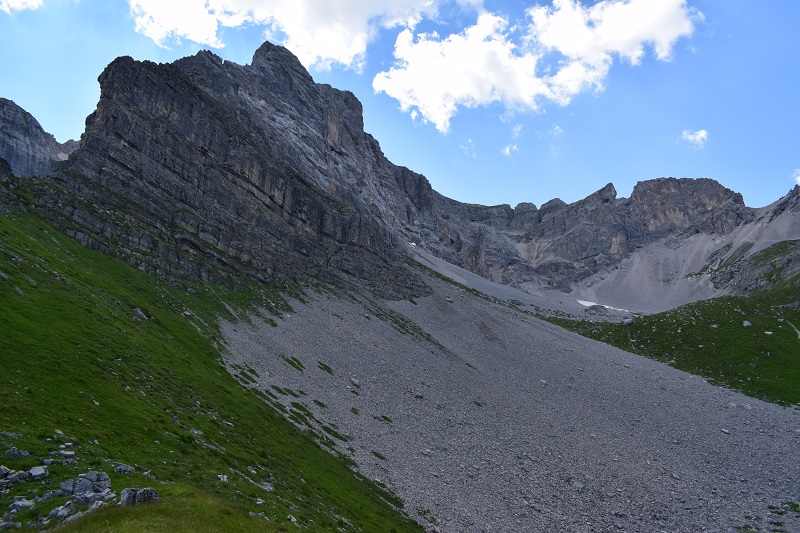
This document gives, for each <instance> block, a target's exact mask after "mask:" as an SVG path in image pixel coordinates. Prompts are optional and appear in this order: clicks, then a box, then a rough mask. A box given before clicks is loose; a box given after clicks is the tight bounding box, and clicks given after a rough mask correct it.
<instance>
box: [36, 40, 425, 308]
mask: <svg viewBox="0 0 800 533" xmlns="http://www.w3.org/2000/svg"><path fill="white" fill-rule="evenodd" d="M274 55H278V56H279V57H277V58H275V57H273V56H274ZM99 81H100V86H101V97H100V101H99V103H98V106H97V109H96V111H95V112H94V113H92V115H90V116H89V117H88V118H87V121H86V132H85V134H84V135H83V137H82V142H81V148H80V149H79V150H78V151H77V152H75V154H73V156H72V157H71V158H70V160H69V161H68V162H66V163H64V164H63V165H61V166H59V168H58V170H57V171H56V172H55V173H54V174H53V178H54V181H53V183H52V184H51V187H50V189H49V190H47V191H46V192H45V193H44V194H43V200H44V201H45V202H46V203H48V204H49V205H51V206H52V207H54V208H55V209H56V210H58V211H59V212H61V213H62V214H63V215H65V216H66V218H67V219H68V220H69V221H70V222H74V223H77V227H73V225H71V224H69V223H64V224H63V225H64V226H65V227H66V228H67V229H68V230H69V231H71V232H72V233H73V234H74V235H75V236H76V237H77V238H78V239H80V240H82V241H83V242H85V243H86V244H89V245H91V246H95V247H98V248H101V249H108V250H114V251H115V253H121V254H123V255H124V256H126V257H127V258H128V259H129V260H130V261H132V262H134V263H135V264H137V265H138V266H140V267H141V268H143V269H145V270H151V271H155V272H158V273H160V274H162V275H165V276H192V277H200V278H205V279H216V278H218V277H219V276H220V275H221V272H225V271H228V272H229V271H235V272H241V273H246V274H252V275H254V276H260V277H268V276H277V277H280V278H290V279H308V278H310V277H317V278H322V279H327V280H332V281H349V282H353V283H358V284H362V285H367V286H369V287H370V288H372V289H373V290H375V291H376V292H378V293H380V294H385V295H399V294H420V293H424V292H425V290H426V287H424V285H423V284H422V283H421V282H420V281H419V280H418V278H417V277H416V276H415V275H414V274H413V273H411V272H410V271H409V270H408V269H407V268H406V267H405V259H404V255H403V251H402V247H400V246H398V242H397V239H396V236H395V235H394V234H393V233H392V232H391V231H390V228H389V227H387V226H386V225H385V224H381V223H380V220H379V219H378V217H376V216H375V214H374V213H372V212H370V211H369V209H366V205H365V202H364V201H363V199H362V198H359V197H358V193H359V187H358V184H359V181H364V178H363V177H356V178H352V174H353V173H352V172H351V171H349V170H351V169H338V168H337V165H341V166H345V165H347V166H353V165H355V164H356V162H355V161H350V160H349V159H348V156H347V153H348V152H350V151H356V150H362V151H371V150H373V149H374V144H375V143H374V141H371V139H370V138H368V137H367V136H365V135H364V133H363V128H361V127H360V117H361V114H360V106H357V105H356V104H357V102H356V101H355V98H354V97H352V95H348V94H346V93H341V92H339V91H335V90H333V89H331V88H329V87H325V86H317V85H316V84H314V83H313V81H312V80H311V79H310V77H309V76H308V74H307V73H306V72H305V71H304V70H303V69H302V67H301V66H300V65H299V63H298V62H297V60H296V59H295V58H294V57H293V56H291V54H289V53H288V52H286V51H285V50H284V49H280V48H277V47H273V46H272V45H265V46H264V47H262V48H261V49H259V51H258V52H256V55H255V56H254V58H253V64H252V65H250V66H240V65H236V64H233V63H223V62H222V61H221V60H220V59H219V58H218V57H216V56H214V55H212V54H210V53H208V52H201V53H199V54H198V55H197V56H194V57H192V58H187V59H184V60H181V61H178V62H176V63H174V64H166V65H157V64H154V63H150V62H138V61H134V60H133V59H131V58H129V57H123V58H119V59H117V60H115V61H114V62H112V63H111V64H110V65H109V66H108V67H107V68H106V70H105V71H104V72H103V74H102V75H101V76H100V78H99ZM295 109H302V110H304V114H303V116H302V117H300V116H297V114H296V112H295ZM301 119H302V120H301ZM353 121H355V122H353ZM373 157H374V156H373ZM345 176H346V177H347V180H349V179H352V180H353V183H352V184H351V183H350V182H349V181H347V180H346V179H345ZM373 186H375V187H377V186H378V185H375V184H373ZM65 193H66V194H71V195H73V200H74V199H77V198H79V199H80V201H78V202H76V201H66V202H65V201H64V199H63V198H64V194H65Z"/></svg>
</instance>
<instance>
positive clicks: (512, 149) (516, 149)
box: [500, 144, 519, 157]
mask: <svg viewBox="0 0 800 533" xmlns="http://www.w3.org/2000/svg"><path fill="white" fill-rule="evenodd" d="M500 152H501V153H502V154H503V155H504V156H506V157H511V153H512V152H519V147H518V146H517V145H516V144H509V145H508V146H506V147H505V148H503V149H502V150H500Z"/></svg>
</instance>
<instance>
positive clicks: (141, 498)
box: [119, 487, 159, 507]
mask: <svg viewBox="0 0 800 533" xmlns="http://www.w3.org/2000/svg"><path fill="white" fill-rule="evenodd" d="M158 500H159V497H158V491H156V490H155V489H154V488H152V487H145V488H141V489H140V488H136V487H129V488H126V489H122V492H121V493H120V495H119V504H120V505H121V506H123V507H128V506H133V505H142V504H145V503H151V502H157V501H158Z"/></svg>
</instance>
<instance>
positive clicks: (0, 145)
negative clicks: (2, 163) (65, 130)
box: [0, 98, 78, 176]
mask: <svg viewBox="0 0 800 533" xmlns="http://www.w3.org/2000/svg"><path fill="white" fill-rule="evenodd" d="M77 147H78V143H77V142H76V141H73V140H69V141H67V142H65V143H63V144H62V143H59V142H58V141H56V139H55V137H53V136H52V135H51V134H49V133H47V132H45V131H44V129H42V126H41V125H40V124H39V121H37V120H36V119H35V118H33V116H32V115H31V114H30V113H28V112H27V111H25V110H24V109H22V108H21V107H19V106H18V105H17V104H15V103H14V102H13V101H11V100H8V99H6V98H0V157H2V158H4V159H5V160H6V161H8V164H9V165H11V168H12V170H13V171H14V173H15V174H16V175H17V176H36V175H42V174H47V173H48V172H50V171H51V170H52V169H53V168H54V167H55V165H56V164H57V163H58V162H59V161H63V160H65V159H67V157H69V154H71V153H72V152H73V151H75V149H76V148H77Z"/></svg>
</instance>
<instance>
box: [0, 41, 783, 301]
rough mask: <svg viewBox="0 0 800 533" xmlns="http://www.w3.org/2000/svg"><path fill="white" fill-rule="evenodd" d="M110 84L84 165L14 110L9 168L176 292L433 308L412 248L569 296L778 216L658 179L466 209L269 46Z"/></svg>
mask: <svg viewBox="0 0 800 533" xmlns="http://www.w3.org/2000/svg"><path fill="white" fill-rule="evenodd" d="M99 81H100V85H101V97H100V101H99V103H98V106H97V109H96V111H95V112H94V113H92V114H91V115H90V116H89V117H88V118H87V121H86V131H85V133H84V135H83V136H82V139H81V146H80V149H78V150H76V151H75V152H74V153H72V155H71V156H70V157H69V160H68V161H64V162H63V163H60V164H58V165H55V166H54V161H55V160H54V157H55V159H62V156H61V155H54V153H55V152H54V150H56V151H57V148H54V146H56V145H55V144H54V143H55V140H54V139H52V136H48V134H45V133H44V132H43V131H41V127H39V125H38V123H36V121H35V120H34V119H33V117H30V115H28V114H27V113H25V112H24V111H22V110H21V109H19V108H18V107H16V106H13V103H12V104H8V103H5V102H7V101H3V102H4V107H3V112H2V115H0V118H1V119H2V121H0V123H2V124H3V130H2V131H3V132H4V133H3V136H2V138H3V139H5V140H4V141H3V142H4V143H5V144H4V145H3V146H5V148H4V151H3V152H2V153H0V157H5V158H6V159H8V160H9V162H10V163H11V167H12V169H13V170H14V173H15V174H16V175H17V176H20V175H26V173H31V174H41V173H49V178H48V180H47V181H46V182H45V185H44V187H43V188H42V193H41V199H42V200H43V201H44V203H45V204H46V205H47V206H48V209H47V214H48V216H51V217H55V218H57V222H58V223H59V224H61V225H62V227H64V228H65V229H66V230H67V231H69V232H70V233H72V234H73V235H74V236H75V237H76V238H78V239H79V240H81V241H82V242H84V243H86V244H87V245H91V246H95V247H97V248H101V249H106V250H108V251H113V252H114V253H117V254H120V255H122V256H123V257H125V258H126V259H127V260H129V261H131V262H132V263H134V264H136V265H138V266H139V267H140V268H143V269H145V270H150V271H154V272H157V273H159V274H161V275H163V276H167V277H170V276H173V277H181V276H191V277H200V278H205V279H216V278H218V277H220V276H222V277H224V272H232V271H233V272H240V273H246V274H248V275H251V276H255V277H265V276H277V277H281V278H291V279H299V278H303V279H308V278H309V277H317V278H323V279H328V280H333V281H344V282H352V283H356V284H360V285H366V286H368V287H370V288H371V289H372V290H375V291H376V292H378V293H380V294H385V295H389V296H397V295H409V294H422V293H424V292H425V291H426V288H425V287H424V286H423V285H422V284H421V282H420V281H419V279H418V277H417V276H416V275H415V274H414V273H413V272H412V271H410V270H409V269H408V268H406V266H405V248H406V247H407V246H409V245H410V243H411V244H413V245H414V246H417V247H419V248H422V249H424V250H427V251H429V252H431V253H433V254H435V255H437V256H439V257H441V258H443V259H445V260H447V261H449V262H451V263H454V264H456V265H459V266H463V267H465V268H468V269H470V270H472V271H474V272H476V273H478V274H480V275H482V276H485V277H487V278H490V279H492V280H494V281H498V282H500V283H505V284H512V285H516V286H519V287H522V288H525V289H528V290H536V289H543V288H552V289H558V290H562V291H570V290H572V289H573V288H575V287H576V286H577V285H579V284H581V283H583V282H584V281H585V280H589V279H590V278H592V277H596V276H597V275H598V273H602V272H605V271H608V270H609V269H613V268H615V267H616V266H617V265H620V264H621V262H623V261H625V260H627V259H629V258H630V257H631V256H632V254H636V253H637V251H638V250H640V249H643V248H644V247H647V246H648V245H651V244H652V243H655V242H657V241H665V240H669V241H670V243H671V244H669V246H670V247H672V246H680V243H681V242H683V241H684V240H685V239H687V238H688V237H689V236H691V235H695V234H698V233H702V234H708V235H729V234H732V232H735V231H738V228H742V227H744V226H746V225H747V224H749V223H751V222H753V221H754V220H756V218H758V217H761V218H759V220H762V219H764V217H765V216H766V215H764V214H763V213H761V212H760V211H759V212H758V213H757V212H756V210H753V209H750V208H747V207H746V206H745V205H744V203H743V201H742V197H741V195H739V194H737V193H734V192H733V191H730V190H728V189H726V188H725V187H722V186H721V185H719V184H718V183H717V182H715V181H713V180H708V179H697V180H695V179H675V178H661V179H656V180H650V181H644V182H640V183H639V184H637V186H636V187H635V188H634V190H633V192H632V194H631V196H630V198H617V192H616V190H615V188H614V186H613V185H612V184H608V185H606V186H605V187H603V188H602V189H600V190H599V191H597V192H595V193H594V194H591V195H589V196H588V197H587V198H585V199H583V200H580V201H578V202H575V203H572V204H566V203H565V202H563V201H561V200H559V199H554V200H551V201H549V202H547V203H545V204H544V205H542V206H541V207H539V208H537V207H536V206H535V205H533V204H531V203H521V204H519V205H517V206H516V208H512V207H511V206H508V205H501V206H480V205H472V204H464V203H460V202H457V201H455V200H452V199H449V198H446V197H444V196H442V195H440V194H439V193H437V192H436V191H435V190H433V188H432V187H431V185H430V183H429V182H428V180H427V179H426V178H425V177H424V176H422V175H420V174H418V173H415V172H413V171H411V170H409V169H407V168H405V167H401V166H397V165H395V164H393V163H392V162H390V161H388V160H387V159H386V157H385V156H384V154H383V152H382V151H381V148H380V145H379V144H378V142H377V141H376V140H375V139H374V138H373V137H372V136H370V135H369V134H367V133H365V132H364V125H363V119H362V108H361V104H360V102H359V101H358V100H357V99H356V98H355V96H354V95H353V94H352V93H349V92H346V91H339V90H337V89H334V88H332V87H330V86H328V85H323V84H317V83H315V82H314V81H313V79H312V78H311V76H310V75H309V74H308V72H307V71H306V70H305V69H304V68H303V66H302V65H301V64H300V62H299V61H298V60H297V58H296V57H295V56H294V55H292V54H291V53H290V52H289V51H288V50H286V49H285V48H282V47H279V46H274V45H272V44H270V43H265V44H264V45H262V46H261V47H260V48H259V49H258V50H257V51H256V52H255V54H254V56H253V60H252V62H251V64H250V65H238V64H235V63H232V62H226V61H223V60H221V59H220V58H219V57H217V56H216V55H214V54H212V53H210V52H207V51H203V52H199V53H198V54H196V55H194V56H192V57H187V58H184V59H181V60H178V61H176V62H175V63H172V64H160V65H158V64H154V63H150V62H146V61H145V62H139V61H134V60H133V59H131V58H129V57H122V58H119V59H117V60H115V61H114V62H112V63H111V64H110V65H109V66H108V67H107V68H106V70H105V71H104V72H103V73H102V75H101V76H100V78H99ZM15 161H18V163H15ZM15 164H16V165H17V166H15ZM37 165H39V166H37ZM20 169H27V170H20ZM784 218H785V217H784ZM792 235H794V234H793V233H792ZM790 237H791V236H789V235H788V234H787V237H786V238H790ZM712 251H713V250H712ZM723 255H724V254H723Z"/></svg>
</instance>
